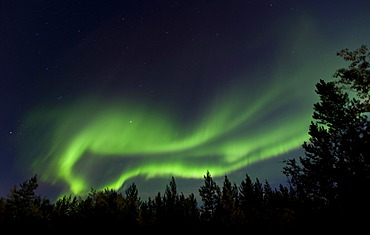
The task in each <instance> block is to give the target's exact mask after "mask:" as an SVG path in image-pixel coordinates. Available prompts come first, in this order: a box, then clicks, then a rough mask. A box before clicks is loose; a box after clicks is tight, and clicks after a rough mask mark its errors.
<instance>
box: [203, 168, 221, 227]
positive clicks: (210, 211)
mask: <svg viewBox="0 0 370 235" xmlns="http://www.w3.org/2000/svg"><path fill="white" fill-rule="evenodd" d="M199 195H200V197H201V198H202V201H203V205H202V206H201V212H202V220H203V221H204V222H206V223H207V222H211V221H212V219H213V217H214V216H215V211H216V208H217V206H218V204H219V201H220V195H221V191H220V187H219V186H218V185H217V184H216V182H214V181H213V178H212V176H211V173H209V171H207V173H206V175H205V176H204V185H203V186H201V187H200V188H199Z"/></svg>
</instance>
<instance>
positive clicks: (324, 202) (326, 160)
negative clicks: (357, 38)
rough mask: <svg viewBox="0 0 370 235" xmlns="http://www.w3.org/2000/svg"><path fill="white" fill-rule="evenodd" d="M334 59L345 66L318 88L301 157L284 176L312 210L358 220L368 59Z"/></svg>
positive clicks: (364, 167) (353, 55) (367, 145)
mask: <svg viewBox="0 0 370 235" xmlns="http://www.w3.org/2000/svg"><path fill="white" fill-rule="evenodd" d="M338 56H340V57H342V58H343V59H344V60H345V61H348V62H350V65H349V66H348V68H341V69H339V70H337V72H336V73H335V74H334V78H335V80H334V81H331V82H325V81H323V80H320V82H319V83H317V85H316V93H317V94H318V95H319V98H320V100H319V102H318V103H316V104H315V105H314V113H313V119H314V121H313V122H311V125H310V127H309V135H310V139H309V141H308V142H305V143H304V144H303V148H304V150H305V156H303V157H300V158H299V160H298V161H296V160H295V159H291V160H288V161H287V162H286V166H285V167H284V170H283V172H284V173H285V174H286V175H287V176H288V179H289V182H290V183H291V186H292V188H294V190H295V191H296V192H297V195H299V197H300V198H301V199H304V200H305V201H306V202H307V201H309V202H310V203H311V204H310V205H314V207H316V209H317V208H319V210H320V208H326V209H327V210H328V211H329V210H330V211H335V214H336V215H339V216H338V217H340V216H343V217H345V218H347V219H348V218H349V217H350V218H356V219H355V220H357V219H358V218H359V217H361V216H362V212H366V210H369V209H370V206H369V205H370V203H369V200H368V198H370V197H369V196H370V194H369V191H370V190H369V188H370V141H369V139H370V119H369V112H370V105H369V98H370V93H369V91H370V66H369V59H370V53H369V52H368V49H367V47H366V46H361V47H360V48H359V49H357V50H354V51H350V50H348V49H344V50H342V51H340V52H339V53H338ZM366 213H367V212H366ZM360 214H361V215H360ZM356 215H358V216H356Z"/></svg>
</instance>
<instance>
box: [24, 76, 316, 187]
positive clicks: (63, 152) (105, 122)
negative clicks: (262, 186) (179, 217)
mask: <svg viewBox="0 0 370 235" xmlns="http://www.w3.org/2000/svg"><path fill="white" fill-rule="evenodd" d="M253 90H255V89H251V90H250V91H249V92H242V91H239V92H238V89H237V88H234V89H230V91H229V93H227V94H226V95H224V96H219V97H217V98H215V99H214V100H213V104H208V105H206V106H207V107H208V108H206V107H205V109H204V110H205V113H204V114H202V115H199V116H200V117H192V119H193V120H192V121H191V122H190V124H185V123H181V122H180V121H177V120H178V119H177V118H176V115H173V113H171V112H169V111H168V110H167V111H166V109H165V108H163V107H164V106H158V107H156V108H155V107H154V106H153V105H147V104H145V103H140V102H139V103H138V102H133V101H132V100H129V99H127V100H129V102H128V101H127V102H126V101H125V98H122V97H121V98H120V99H119V98H115V99H112V98H111V99H109V100H107V99H104V98H102V97H91V96H89V97H88V98H83V99H81V100H80V101H79V102H76V103H74V104H70V105H65V107H63V108H59V107H58V108H57V109H44V110H42V109H39V110H38V111H35V112H34V113H32V115H31V116H30V118H29V119H28V122H27V125H28V126H29V128H31V131H32V132H33V133H34V135H36V134H37V136H40V137H42V138H43V141H40V142H39V144H40V145H39V146H37V145H35V144H36V143H33V142H32V141H31V143H29V144H30V145H31V146H33V149H34V150H35V151H36V152H35V153H34V156H39V157H38V158H37V159H36V160H35V158H32V159H33V161H32V163H31V166H32V169H33V171H34V172H42V174H40V176H41V177H42V178H41V179H42V180H43V181H46V182H50V183H52V184H54V183H57V182H64V183H66V184H67V185H68V189H67V190H66V192H64V193H73V194H86V193H87V192H88V191H89V190H90V187H91V186H92V185H94V186H95V187H99V188H107V187H108V188H112V189H116V190H118V189H119V188H120V187H122V185H123V183H124V182H125V181H126V180H128V179H130V178H132V177H135V176H140V175H141V176H144V177H146V178H153V177H168V176H170V175H172V176H174V177H184V178H202V177H203V175H204V173H205V172H206V171H207V170H209V171H210V172H212V175H213V176H221V175H223V174H226V173H228V172H232V171H235V170H238V169H240V168H242V167H245V166H247V165H249V164H252V163H255V162H257V161H261V160H264V159H268V158H271V157H274V156H278V155H280V154H283V153H287V152H289V151H291V150H293V149H296V148H298V147H299V146H300V145H301V144H302V143H303V141H305V140H307V138H308V134H307V125H308V123H309V121H310V116H311V115H310V112H302V110H300V109H299V108H298V111H297V110H295V111H294V112H292V111H289V110H288V108H287V107H288V106H289V105H293V101H294V100H295V99H298V100H300V99H302V96H305V95H307V94H306V93H305V92H302V93H295V97H294V93H292V87H289V86H282V85H278V84H277V83H275V84H271V85H270V87H269V88H266V89H265V94H263V95H261V96H260V95H257V93H256V92H253ZM253 93H254V94H253ZM287 93H290V95H289V96H287V95H286V94H287ZM292 94H293V95H292ZM240 100H243V101H244V102H240ZM306 100H307V99H306ZM308 100H310V99H308ZM307 104H309V102H306V105H307ZM300 105H302V106H303V107H306V105H305V104H304V102H303V103H301V104H300ZM285 109H286V110H287V111H286V112H283V113H284V114H278V112H277V111H279V110H285ZM40 124H42V125H40ZM28 154H29V152H28ZM97 174H98V176H97Z"/></svg>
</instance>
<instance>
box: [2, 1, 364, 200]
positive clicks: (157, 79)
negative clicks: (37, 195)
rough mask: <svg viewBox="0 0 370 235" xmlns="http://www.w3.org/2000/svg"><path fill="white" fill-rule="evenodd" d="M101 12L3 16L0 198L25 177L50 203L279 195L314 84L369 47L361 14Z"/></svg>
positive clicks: (62, 5)
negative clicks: (229, 188) (128, 192)
mask: <svg viewBox="0 0 370 235" xmlns="http://www.w3.org/2000/svg"><path fill="white" fill-rule="evenodd" d="M108 2H109V1H106V2H101V3H99V2H97V1H90V2H89V3H82V2H80V3H77V2H74V1H63V2H54V1H41V2H40V3H35V4H34V5H32V4H28V5H27V4H26V5H24V3H21V2H19V3H18V2H11V1H9V2H7V1H5V2H4V3H2V7H1V8H0V16H1V17H2V19H3V20H2V23H1V29H2V31H0V35H5V36H2V37H4V42H6V43H4V45H2V46H1V51H2V53H1V61H2V71H4V72H3V75H2V76H3V78H2V84H1V88H2V89H3V90H4V92H2V96H3V99H2V100H3V101H5V103H4V105H3V106H2V107H3V111H2V113H3V114H5V115H2V117H1V118H2V119H1V131H2V133H1V134H2V140H3V141H2V144H1V149H2V153H1V160H0V161H1V168H0V170H1V172H2V173H1V174H2V177H1V178H2V180H1V181H0V183H1V184H2V187H1V190H2V191H1V192H0V193H3V192H4V193H5V192H6V191H7V190H8V189H9V188H10V186H9V185H13V184H16V183H18V182H19V181H21V180H23V179H24V178H25V177H29V176H30V175H34V174H37V175H38V176H39V178H40V181H41V184H43V185H44V186H43V187H42V190H44V191H45V192H46V193H49V194H52V195H53V196H60V195H63V194H77V195H86V194H87V193H88V192H89V191H90V189H91V188H92V187H93V188H96V189H103V188H107V187H108V188H113V189H116V190H120V189H122V188H124V187H125V185H127V182H130V181H131V182H132V181H134V182H135V183H137V184H138V186H139V191H141V192H143V193H144V194H145V195H152V194H154V193H156V192H158V191H160V190H162V189H163V188H164V185H163V184H162V182H163V179H164V180H165V181H167V180H168V179H170V177H171V176H174V177H175V178H176V179H181V180H184V181H186V180H188V181H189V184H194V186H193V187H194V188H196V187H197V186H198V185H196V183H197V182H199V180H202V178H203V175H204V174H205V172H206V171H207V170H209V171H210V172H211V173H212V175H213V176H214V177H223V176H224V175H225V174H227V175H230V176H231V179H232V180H233V181H235V182H239V181H240V180H241V179H240V178H238V177H239V176H242V177H244V176H245V173H247V172H246V171H248V170H251V169H254V170H253V172H254V173H252V177H261V178H262V179H264V178H269V180H270V181H272V182H275V183H280V182H281V181H282V180H284V179H285V178H284V177H283V176H282V174H281V173H279V172H280V171H281V168H282V164H281V161H282V160H283V159H285V158H293V157H298V156H299V154H300V153H301V149H300V146H301V145H302V143H303V141H306V140H307V139H308V134H307V132H308V126H309V124H310V121H311V115H312V107H313V104H314V103H315V102H316V100H317V97H316V94H315V91H314V90H315V83H316V82H318V81H319V79H330V78H331V76H332V74H333V73H334V72H335V70H336V69H338V68H339V66H341V65H342V64H343V62H342V61H341V60H340V59H339V58H337V57H336V52H337V51H339V50H340V49H343V48H357V47H358V46H360V45H361V44H369V38H370V37H369V36H370V32H369V30H368V23H369V22H370V16H369V14H367V13H368V11H366V9H370V5H369V3H368V2H367V1H325V2H322V1H230V2H228V1H227V2H228V3H226V2H223V1H183V2H181V1H179V2H177V1H159V2H156V1H122V2H121V3H118V2H114V3H113V2H112V3H111V4H108ZM15 38H16V39H17V40H14V39H15ZM269 160H273V161H269ZM257 163H258V164H257ZM264 164H265V170H264V171H262V170H260V169H258V167H261V165H264ZM266 169H268V170H267V172H266ZM256 172H257V173H256ZM279 174H280V175H279ZM271 178H272V179H271ZM194 180H198V181H196V183H194V182H195V181H194ZM145 182H150V184H151V187H150V188H149V187H148V188H145V187H144V188H143V187H140V186H141V185H145ZM141 183H142V184H141ZM189 187H192V186H189ZM180 190H181V188H180ZM193 191H195V190H193Z"/></svg>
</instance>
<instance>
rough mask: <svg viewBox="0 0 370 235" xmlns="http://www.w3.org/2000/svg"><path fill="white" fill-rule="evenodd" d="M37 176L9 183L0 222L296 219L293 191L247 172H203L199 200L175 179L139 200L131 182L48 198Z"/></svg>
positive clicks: (280, 222)
mask: <svg viewBox="0 0 370 235" xmlns="http://www.w3.org/2000/svg"><path fill="white" fill-rule="evenodd" d="M37 186H38V183H37V177H36V176H34V177H32V178H31V179H29V180H27V181H25V182H23V183H22V184H20V187H19V189H18V188H17V187H14V189H12V190H11V192H10V194H9V196H8V197H6V198H1V200H0V224H1V226H2V227H4V226H5V227H15V228H17V227H18V226H26V227H28V226H31V227H37V228H43V229H47V228H49V229H63V228H66V227H81V228H82V227H87V228H102V227H107V226H108V227H109V228H113V227H115V228H118V227H121V226H123V227H126V228H127V227H136V228H142V229H146V228H158V227H165V226H169V225H171V226H175V225H176V226H178V227H179V228H181V227H183V228H184V229H187V228H194V227H197V228H199V227H203V228H208V227H209V228H230V229H231V228H236V227H235V226H237V227H240V226H243V227H248V228H250V229H251V228H254V227H255V228H257V227H258V226H267V227H266V229H269V228H273V229H274V230H276V229H278V228H288V227H292V226H295V224H296V223H297V215H296V211H297V206H298V201H296V200H294V195H293V192H292V191H291V190H290V189H288V188H287V187H284V186H282V185H280V187H279V188H278V189H272V188H271V187H270V185H269V183H268V182H267V181H265V182H264V183H263V184H262V183H261V182H260V181H259V180H258V179H256V181H255V182H252V180H251V179H250V177H249V176H248V175H246V178H245V180H243V181H242V182H241V183H240V185H236V184H235V183H234V184H233V183H231V182H230V180H229V179H228V177H227V176H225V179H224V182H223V185H222V186H221V187H220V186H218V185H217V184H216V182H215V181H214V180H213V178H212V177H211V174H210V173H209V172H207V174H206V175H205V176H204V185H203V186H201V187H200V188H199V195H200V197H201V201H202V203H200V204H198V202H197V199H196V197H195V195H194V194H193V193H191V194H189V195H184V194H183V193H179V192H178V191H177V186H176V182H175V178H174V177H172V178H171V180H170V182H169V184H168V185H166V187H165V190H164V193H163V194H161V193H160V192H158V194H157V195H156V196H155V197H154V198H150V197H149V198H148V200H146V201H145V200H142V199H141V198H140V197H139V196H138V194H139V191H138V188H137V187H136V185H135V183H133V184H131V185H130V186H129V187H128V188H127V190H126V191H125V192H123V193H120V192H117V191H115V190H111V189H105V190H101V191H97V190H93V189H92V190H91V192H90V193H89V195H88V196H87V197H85V198H82V197H76V196H71V195H69V196H64V197H63V198H60V199H58V200H57V201H56V202H54V203H51V202H50V200H49V199H47V198H42V197H41V196H40V195H36V193H35V190H36V189H37Z"/></svg>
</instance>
